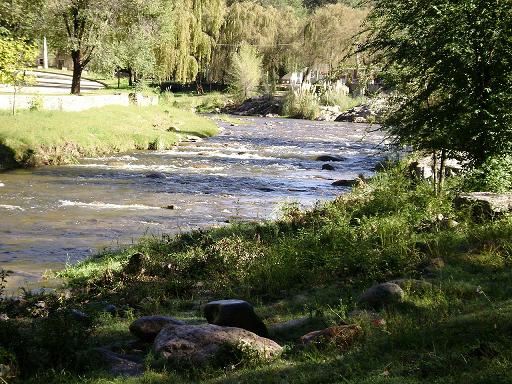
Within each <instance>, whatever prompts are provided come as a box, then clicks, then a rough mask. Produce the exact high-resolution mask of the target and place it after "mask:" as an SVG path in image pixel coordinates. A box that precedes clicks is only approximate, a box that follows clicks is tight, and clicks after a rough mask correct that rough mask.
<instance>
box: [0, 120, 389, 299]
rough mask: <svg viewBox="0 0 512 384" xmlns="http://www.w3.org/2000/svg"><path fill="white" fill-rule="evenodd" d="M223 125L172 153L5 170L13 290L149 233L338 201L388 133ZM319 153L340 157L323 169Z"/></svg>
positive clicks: (1, 204)
mask: <svg viewBox="0 0 512 384" xmlns="http://www.w3.org/2000/svg"><path fill="white" fill-rule="evenodd" d="M218 123H219V125H220V126H221V127H222V128H223V130H222V132H221V133H220V134H219V135H218V136H216V137H213V138H209V139H205V140H198V141H195V142H194V141H193V140H192V141H189V142H183V143H181V144H180V145H179V146H176V147H175V148H174V149H172V150H168V151H139V152H134V153H128V154H119V155H114V156H110V157H101V158H88V159H83V160H82V161H80V163H79V164H76V165H70V166H59V167H43V168H38V169H34V170H17V171H12V172H7V173H3V174H0V215H1V219H0V268H3V269H8V270H11V271H12V274H11V277H10V278H9V283H8V284H9V286H10V287H11V289H12V288H14V287H19V286H21V285H27V284H28V285H30V284H34V283H35V282H37V284H38V285H40V284H41V282H38V280H39V279H40V277H41V274H42V273H43V272H44V271H45V270H49V269H51V270H56V269H59V268H62V267H63V266H64V265H65V264H67V263H75V262H77V261H80V260H83V259H84V258H86V257H87V256H90V255H92V254H94V253H97V252H98V251H100V250H102V249H105V248H116V247H119V246H122V245H126V244H131V243H133V242H136V241H137V239H138V238H139V237H141V236H143V235H150V236H151V235H154V236H158V235H160V234H162V233H177V232H181V231H187V230H190V229H194V228H199V227H208V226H215V225H224V224H225V223H227V222H229V221H233V220H255V219H256V220H262V219H268V218H273V217H277V216H278V215H279V212H280V207H282V206H283V204H284V203H292V202H293V203H295V202H296V203H299V204H301V205H302V206H305V207H307V206H312V205H313V204H314V203H315V202H316V201H318V200H326V199H332V198H334V197H335V196H336V195H339V194H340V193H343V192H346V191H347V188H343V187H333V186H332V185H331V184H332V182H333V181H334V180H338V179H351V178H354V177H355V176H357V175H358V174H361V173H362V174H365V175H367V176H369V175H371V174H372V172H373V169H374V166H375V165H376V163H378V162H379V161H381V160H382V158H383V156H384V151H385V150H386V145H385V144H384V143H383V139H384V134H383V133H382V132H379V131H375V127H373V129H371V128H370V127H368V126H365V125H361V124H351V123H328V122H311V121H304V120H288V119H278V118H241V119H237V120H236V122H235V123H234V124H233V123H232V122H231V123H230V122H222V121H219V122H218ZM321 155H331V156H338V157H341V158H343V161H336V162H330V164H331V165H333V166H334V167H335V170H334V171H327V170H322V165H323V164H325V163H326V162H322V161H317V160H315V159H316V158H317V157H318V156H321ZM169 208H172V209H169Z"/></svg>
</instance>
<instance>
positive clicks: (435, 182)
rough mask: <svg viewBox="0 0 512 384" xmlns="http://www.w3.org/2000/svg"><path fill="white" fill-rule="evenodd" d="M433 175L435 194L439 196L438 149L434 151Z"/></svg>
mask: <svg viewBox="0 0 512 384" xmlns="http://www.w3.org/2000/svg"><path fill="white" fill-rule="evenodd" d="M432 163H433V164H432V177H433V179H434V181H433V182H434V194H435V195H436V196H437V151H434V152H433V153H432Z"/></svg>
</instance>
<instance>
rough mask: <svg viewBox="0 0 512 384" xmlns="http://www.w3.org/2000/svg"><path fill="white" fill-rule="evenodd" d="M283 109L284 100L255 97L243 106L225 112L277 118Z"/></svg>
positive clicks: (246, 101)
mask: <svg viewBox="0 0 512 384" xmlns="http://www.w3.org/2000/svg"><path fill="white" fill-rule="evenodd" d="M282 109H283V100H282V98H268V97H254V98H250V99H247V100H245V101H244V102H243V103H242V104H241V105H239V106H238V107H236V108H234V109H232V108H229V109H228V110H224V112H228V113H233V114H235V115H242V116H267V115H272V116H274V115H275V116H277V115H280V114H281V112H282Z"/></svg>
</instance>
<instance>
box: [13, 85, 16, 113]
mask: <svg viewBox="0 0 512 384" xmlns="http://www.w3.org/2000/svg"><path fill="white" fill-rule="evenodd" d="M13 88H14V94H13V95H12V115H13V116H14V115H15V114H16V84H13Z"/></svg>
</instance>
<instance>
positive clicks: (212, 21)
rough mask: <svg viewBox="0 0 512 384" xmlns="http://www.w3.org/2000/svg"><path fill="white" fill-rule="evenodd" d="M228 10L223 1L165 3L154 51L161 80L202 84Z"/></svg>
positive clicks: (197, 0)
mask: <svg viewBox="0 0 512 384" xmlns="http://www.w3.org/2000/svg"><path fill="white" fill-rule="evenodd" d="M225 7H226V6H225V2H224V0H164V2H163V8H164V11H163V13H162V15H161V19H160V35H159V43H158V44H157V46H156V47H155V54H156V62H157V74H158V77H159V78H160V80H166V79H170V80H173V81H177V82H180V83H187V82H191V81H194V80H198V81H200V77H201V76H202V75H203V74H204V72H206V71H207V69H208V65H209V62H210V59H211V55H212V50H213V48H214V46H215V44H216V41H217V39H218V36H219V31H220V27H221V25H222V20H223V16H224V12H225Z"/></svg>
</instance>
